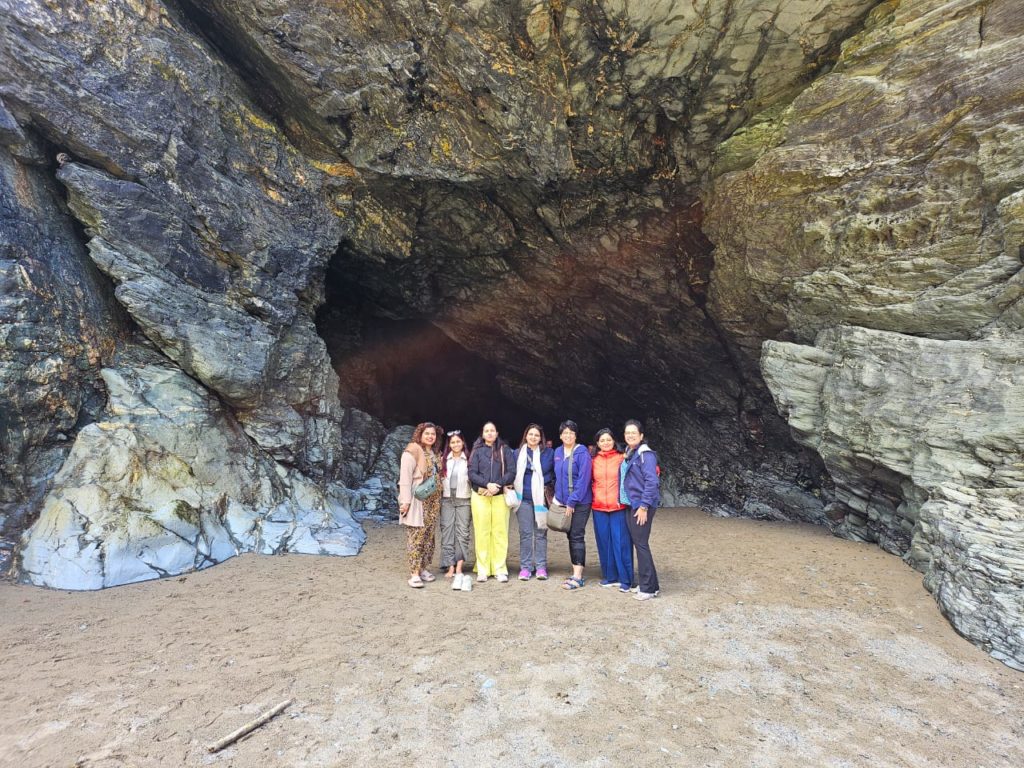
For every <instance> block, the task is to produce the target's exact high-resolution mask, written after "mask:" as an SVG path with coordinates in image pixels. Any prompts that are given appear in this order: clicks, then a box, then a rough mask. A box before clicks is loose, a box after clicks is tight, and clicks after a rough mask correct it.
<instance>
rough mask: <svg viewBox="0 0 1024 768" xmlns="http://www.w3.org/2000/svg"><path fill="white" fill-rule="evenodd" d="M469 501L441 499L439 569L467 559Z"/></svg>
mask: <svg viewBox="0 0 1024 768" xmlns="http://www.w3.org/2000/svg"><path fill="white" fill-rule="evenodd" d="M470 517H471V514H470V511H469V499H456V498H450V499H447V498H443V497H442V499H441V567H442V568H451V567H454V566H455V564H456V563H457V562H458V561H459V560H466V559H467V558H468V557H469V521H470Z"/></svg>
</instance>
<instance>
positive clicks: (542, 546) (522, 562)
mask: <svg viewBox="0 0 1024 768" xmlns="http://www.w3.org/2000/svg"><path fill="white" fill-rule="evenodd" d="M516 517H517V518H519V567H520V568H526V569H527V570H528V571H533V570H535V569H537V568H547V567H548V529H547V528H538V527H537V521H536V520H535V519H534V509H533V502H530V501H526V500H524V501H523V502H522V503H521V504H520V505H519V509H517V510H516Z"/></svg>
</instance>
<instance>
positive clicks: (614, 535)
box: [593, 429, 633, 593]
mask: <svg viewBox="0 0 1024 768" xmlns="http://www.w3.org/2000/svg"><path fill="white" fill-rule="evenodd" d="M594 441H595V442H596V443H597V453H595V454H594V465H593V466H594V469H593V483H594V506H593V511H594V537H595V538H596V539H597V554H598V558H599V559H600V560H601V576H602V577H603V578H602V581H601V586H602V587H618V588H619V591H620V592H627V593H628V592H629V588H630V586H631V585H632V582H633V542H632V540H631V539H630V536H629V528H627V527H626V513H627V511H628V507H627V505H626V504H623V503H622V501H621V498H620V495H619V467H620V466H621V465H622V452H621V451H619V449H618V448H617V447H616V445H615V438H614V437H613V436H612V431H611V430H610V429H602V430H600V431H599V432H598V433H597V434H596V435H595V436H594Z"/></svg>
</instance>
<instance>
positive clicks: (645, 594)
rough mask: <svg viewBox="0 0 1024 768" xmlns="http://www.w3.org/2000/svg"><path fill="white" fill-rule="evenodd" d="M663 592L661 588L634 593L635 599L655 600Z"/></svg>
mask: <svg viewBox="0 0 1024 768" xmlns="http://www.w3.org/2000/svg"><path fill="white" fill-rule="evenodd" d="M660 594H661V590H660V589H659V590H655V591H654V592H637V593H636V594H635V595H633V599H634V600H653V599H654V598H656V597H657V596H658V595H660Z"/></svg>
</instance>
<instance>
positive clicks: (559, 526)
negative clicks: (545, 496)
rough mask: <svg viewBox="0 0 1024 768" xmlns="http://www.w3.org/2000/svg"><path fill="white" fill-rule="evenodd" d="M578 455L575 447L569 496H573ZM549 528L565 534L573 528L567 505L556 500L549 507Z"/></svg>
mask: <svg viewBox="0 0 1024 768" xmlns="http://www.w3.org/2000/svg"><path fill="white" fill-rule="evenodd" d="M575 453H576V449H575V447H574V448H573V450H572V453H570V454H569V495H570V496H572V460H573V456H574V455H575ZM548 528H551V529H554V530H556V531H562V532H563V533H564V532H566V531H568V530H569V529H570V528H572V515H570V514H569V512H568V510H567V508H566V506H565V504H562V503H561V502H557V501H555V500H554V499H552V500H551V506H549V507H548Z"/></svg>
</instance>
